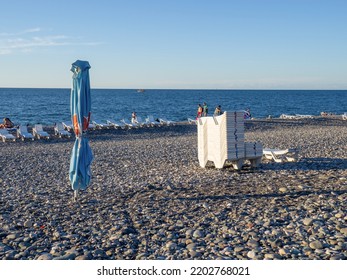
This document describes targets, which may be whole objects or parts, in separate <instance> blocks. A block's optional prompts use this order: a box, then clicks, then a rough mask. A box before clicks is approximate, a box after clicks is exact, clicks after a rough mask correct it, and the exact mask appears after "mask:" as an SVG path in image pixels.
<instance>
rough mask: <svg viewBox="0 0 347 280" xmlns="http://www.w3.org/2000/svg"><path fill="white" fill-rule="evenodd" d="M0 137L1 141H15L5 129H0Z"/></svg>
mask: <svg viewBox="0 0 347 280" xmlns="http://www.w3.org/2000/svg"><path fill="white" fill-rule="evenodd" d="M0 138H1V139H2V141H3V142H6V140H12V141H16V137H14V136H13V135H12V134H10V133H9V132H8V131H7V129H0Z"/></svg>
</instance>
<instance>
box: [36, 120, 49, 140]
mask: <svg viewBox="0 0 347 280" xmlns="http://www.w3.org/2000/svg"><path fill="white" fill-rule="evenodd" d="M33 135H34V137H36V138H37V139H41V138H46V139H49V134H48V133H47V132H46V131H44V130H43V128H42V125H41V124H35V126H34V128H33Z"/></svg>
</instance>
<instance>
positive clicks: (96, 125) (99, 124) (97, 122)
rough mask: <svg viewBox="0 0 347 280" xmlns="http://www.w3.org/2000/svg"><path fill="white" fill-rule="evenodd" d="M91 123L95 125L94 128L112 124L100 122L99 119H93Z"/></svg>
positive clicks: (108, 126) (107, 126) (106, 126)
mask: <svg viewBox="0 0 347 280" xmlns="http://www.w3.org/2000/svg"><path fill="white" fill-rule="evenodd" d="M92 123H93V125H95V128H98V129H103V128H110V127H111V126H112V125H111V124H109V123H107V122H102V121H100V120H93V121H92Z"/></svg>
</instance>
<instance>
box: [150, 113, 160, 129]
mask: <svg viewBox="0 0 347 280" xmlns="http://www.w3.org/2000/svg"><path fill="white" fill-rule="evenodd" d="M146 121H147V122H148V123H149V124H150V125H151V126H160V125H161V123H160V122H158V121H157V120H155V119H154V117H153V116H152V115H150V116H148V117H147V118H146Z"/></svg>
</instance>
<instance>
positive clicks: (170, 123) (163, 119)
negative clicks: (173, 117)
mask: <svg viewBox="0 0 347 280" xmlns="http://www.w3.org/2000/svg"><path fill="white" fill-rule="evenodd" d="M159 122H160V123H161V124H165V125H175V124H176V123H175V122H174V121H170V120H168V119H166V118H159Z"/></svg>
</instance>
